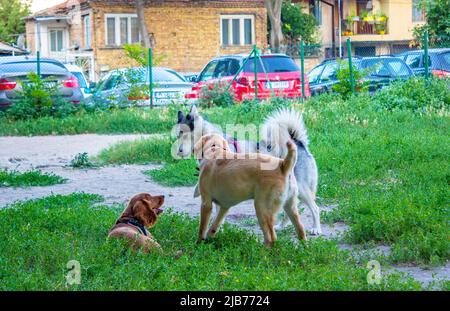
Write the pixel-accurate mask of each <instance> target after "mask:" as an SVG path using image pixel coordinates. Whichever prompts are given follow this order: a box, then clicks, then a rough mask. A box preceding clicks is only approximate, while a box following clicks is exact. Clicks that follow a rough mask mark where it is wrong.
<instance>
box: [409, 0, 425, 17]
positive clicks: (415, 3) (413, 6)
mask: <svg viewBox="0 0 450 311" xmlns="http://www.w3.org/2000/svg"><path fill="white" fill-rule="evenodd" d="M419 4H420V0H411V21H412V22H413V23H421V22H425V11H424V9H422V8H418V7H417V6H418V5H419ZM419 12H420V19H417V15H416V14H415V13H419Z"/></svg>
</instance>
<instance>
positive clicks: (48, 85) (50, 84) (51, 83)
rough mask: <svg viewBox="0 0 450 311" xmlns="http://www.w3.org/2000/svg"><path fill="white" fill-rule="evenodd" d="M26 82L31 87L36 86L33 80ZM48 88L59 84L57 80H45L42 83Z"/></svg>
mask: <svg viewBox="0 0 450 311" xmlns="http://www.w3.org/2000/svg"><path fill="white" fill-rule="evenodd" d="M25 84H26V85H27V86H29V87H33V86H35V83H33V82H25ZM42 84H43V85H44V86H45V87H46V88H49V89H50V88H54V87H55V86H56V85H57V82H56V81H50V82H43V83H42Z"/></svg>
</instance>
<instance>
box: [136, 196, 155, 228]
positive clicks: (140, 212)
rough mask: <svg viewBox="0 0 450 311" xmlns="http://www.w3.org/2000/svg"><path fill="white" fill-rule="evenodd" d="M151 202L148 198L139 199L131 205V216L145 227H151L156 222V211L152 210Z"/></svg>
mask: <svg viewBox="0 0 450 311" xmlns="http://www.w3.org/2000/svg"><path fill="white" fill-rule="evenodd" d="M152 205H153V204H152V203H151V202H149V201H148V200H144V199H143V200H139V201H137V202H136V203H135V204H134V205H133V217H134V218H136V219H137V220H138V221H139V222H141V223H142V224H143V225H144V226H146V227H151V226H153V225H154V224H155V222H156V218H157V216H156V213H155V212H154V211H153V208H152Z"/></svg>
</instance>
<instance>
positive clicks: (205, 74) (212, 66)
mask: <svg viewBox="0 0 450 311" xmlns="http://www.w3.org/2000/svg"><path fill="white" fill-rule="evenodd" d="M217 63H218V61H216V60H213V61H212V62H210V63H209V64H208V65H206V67H205V69H203V71H202V73H201V74H200V79H199V81H206V80H209V79H212V78H213V75H214V72H215V70H216V66H217Z"/></svg>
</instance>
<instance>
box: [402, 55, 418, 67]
mask: <svg viewBox="0 0 450 311" xmlns="http://www.w3.org/2000/svg"><path fill="white" fill-rule="evenodd" d="M420 59H421V55H420V54H418V53H416V54H410V55H407V56H406V57H405V59H404V61H405V63H406V64H407V65H408V66H409V67H411V68H419V67H420Z"/></svg>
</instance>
